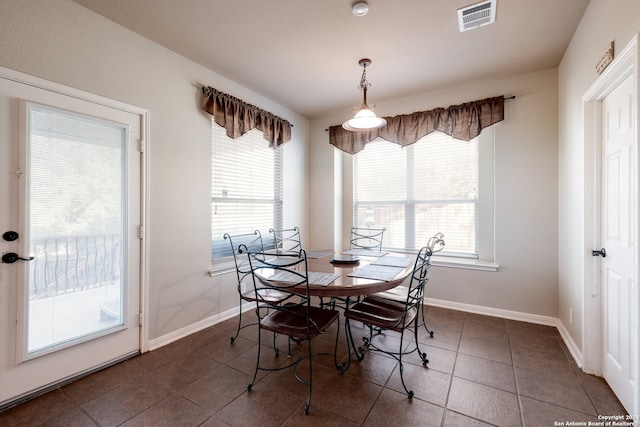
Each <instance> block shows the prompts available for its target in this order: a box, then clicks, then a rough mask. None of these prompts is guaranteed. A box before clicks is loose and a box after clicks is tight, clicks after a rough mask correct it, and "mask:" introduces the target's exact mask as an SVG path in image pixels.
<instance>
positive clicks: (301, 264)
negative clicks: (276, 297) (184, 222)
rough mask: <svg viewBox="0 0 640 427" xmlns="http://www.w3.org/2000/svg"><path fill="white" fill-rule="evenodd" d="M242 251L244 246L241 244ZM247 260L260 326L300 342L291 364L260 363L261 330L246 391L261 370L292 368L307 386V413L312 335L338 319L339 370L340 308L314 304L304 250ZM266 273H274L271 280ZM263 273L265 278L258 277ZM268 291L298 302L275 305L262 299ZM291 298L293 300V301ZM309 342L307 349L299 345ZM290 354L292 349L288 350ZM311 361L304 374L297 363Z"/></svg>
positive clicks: (298, 378)
mask: <svg viewBox="0 0 640 427" xmlns="http://www.w3.org/2000/svg"><path fill="white" fill-rule="evenodd" d="M240 250H241V251H242V250H243V248H242V247H241V248H240ZM247 259H248V262H249V264H250V266H251V271H252V272H253V274H252V277H253V286H254V290H255V294H256V295H258V299H257V300H256V313H257V315H258V325H259V329H260V332H262V330H266V331H271V332H273V333H274V334H278V335H285V336H288V337H289V338H290V339H289V345H290V344H291V341H294V342H296V343H297V344H298V349H299V351H300V353H299V356H298V357H297V358H295V360H292V361H291V362H289V363H285V364H284V365H281V366H277V367H268V366H265V365H263V364H261V343H260V337H261V335H262V334H261V333H258V357H257V360H256V370H255V372H254V375H253V379H252V381H251V383H250V384H249V385H248V386H247V390H248V391H251V390H252V389H253V386H254V385H255V384H256V380H257V377H258V371H259V370H264V371H276V370H281V369H286V368H290V367H293V370H294V375H295V377H296V379H297V380H298V381H300V382H302V383H303V384H305V385H307V387H308V389H309V392H308V395H307V402H306V404H305V406H304V413H305V414H308V413H309V406H310V405H311V391H312V384H313V381H312V378H313V375H312V357H313V356H314V354H313V351H312V345H311V341H312V340H313V338H315V337H317V336H319V335H321V334H325V333H326V332H327V330H328V329H329V327H330V326H331V325H332V324H333V323H334V322H336V321H337V322H338V325H337V328H336V338H335V348H334V354H333V357H334V363H335V365H336V368H338V369H340V365H339V364H338V361H337V349H338V333H339V331H340V314H339V312H338V311H337V310H331V309H325V308H320V307H316V306H312V305H311V298H310V295H309V273H308V270H307V255H306V253H305V251H304V250H300V252H299V254H298V255H291V254H289V255H282V256H278V257H277V258H275V259H269V258H268V257H264V256H262V255H261V254H255V253H249V254H248V255H247ZM264 273H267V274H269V273H272V274H271V275H270V276H269V277H268V280H267V279H265V276H264ZM259 276H262V277H259ZM269 292H282V293H287V294H289V295H290V296H296V298H295V299H294V300H296V301H297V302H287V303H285V304H273V302H272V301H271V300H269V299H263V298H261V295H265V293H269ZM290 301H291V300H290ZM304 341H306V342H307V345H306V351H305V350H303V349H302V346H300V344H301V343H302V342H304ZM289 354H291V350H290V349H289ZM304 360H307V361H308V375H303V374H301V373H300V372H299V371H298V365H299V364H300V363H301V362H302V361H304Z"/></svg>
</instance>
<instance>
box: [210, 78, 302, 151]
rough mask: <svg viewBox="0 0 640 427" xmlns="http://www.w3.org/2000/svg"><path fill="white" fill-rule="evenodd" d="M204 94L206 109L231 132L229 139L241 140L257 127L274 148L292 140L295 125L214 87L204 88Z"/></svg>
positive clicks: (228, 132)
mask: <svg viewBox="0 0 640 427" xmlns="http://www.w3.org/2000/svg"><path fill="white" fill-rule="evenodd" d="M202 93H203V98H202V108H203V109H204V111H206V112H207V113H209V114H211V115H212V116H213V119H214V120H215V122H216V123H217V124H218V125H220V126H222V127H223V128H225V129H226V130H227V136H228V137H229V138H233V139H235V138H239V137H241V136H242V135H244V134H245V133H247V132H249V131H250V130H251V129H254V128H255V129H258V130H261V131H262V134H263V136H264V139H266V140H267V141H269V146H270V147H277V146H279V145H282V144H284V143H285V142H287V141H289V140H290V139H291V123H289V122H288V121H286V120H284V119H281V118H280V117H278V116H276V115H273V114H271V113H270V112H268V111H265V110H262V109H260V108H258V107H256V106H255V105H251V104H247V103H246V102H244V101H242V100H241V99H238V98H235V97H233V96H231V95H227V94H226V93H224V92H220V91H218V90H216V89H214V88H212V87H211V86H209V87H203V88H202Z"/></svg>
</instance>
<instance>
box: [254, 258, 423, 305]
mask: <svg viewBox="0 0 640 427" xmlns="http://www.w3.org/2000/svg"><path fill="white" fill-rule="evenodd" d="M306 257H307V271H308V276H309V295H311V296H315V297H322V298H349V297H357V296H362V295H370V294H374V293H377V292H383V291H387V290H389V289H392V288H395V287H396V286H399V285H400V284H402V283H403V282H404V281H405V280H406V279H407V278H408V277H410V276H411V273H412V271H413V264H414V261H415V255H410V254H402V253H395V252H375V251H368V250H344V251H332V250H312V251H306ZM277 274H278V273H277V272H276V271H274V270H270V269H263V270H260V271H259V273H258V278H259V280H261V281H269V282H271V283H273V282H278V281H282V282H283V284H284V283H286V282H287V280H286V278H280V277H279V276H277Z"/></svg>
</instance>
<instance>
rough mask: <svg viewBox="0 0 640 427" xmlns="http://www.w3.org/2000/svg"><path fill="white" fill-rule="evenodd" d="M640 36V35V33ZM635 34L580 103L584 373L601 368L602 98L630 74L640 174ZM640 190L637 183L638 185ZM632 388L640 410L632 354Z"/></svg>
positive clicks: (638, 299) (638, 263)
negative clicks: (596, 253) (595, 253)
mask: <svg viewBox="0 0 640 427" xmlns="http://www.w3.org/2000/svg"><path fill="white" fill-rule="evenodd" d="M639 34H640V33H639ZM639 34H636V35H634V37H633V38H632V39H631V41H630V42H629V43H628V44H627V45H626V46H625V47H624V49H622V51H621V52H620V53H619V54H618V56H617V57H616V58H615V59H614V61H613V62H612V63H611V64H609V66H608V67H607V68H606V69H605V71H604V72H603V73H602V74H601V75H600V77H598V79H597V80H596V81H595V82H594V83H593V85H592V86H591V87H590V88H589V90H587V92H586V93H585V94H584V95H583V97H582V106H583V126H584V128H583V143H584V184H583V185H584V207H583V212H584V234H583V235H584V238H583V254H584V255H583V260H584V263H583V275H584V276H583V277H584V280H583V288H582V295H581V297H582V369H583V370H584V371H585V372H586V373H590V374H595V375H599V376H601V375H602V368H603V351H604V347H603V341H602V339H603V331H602V328H603V318H602V314H603V313H602V292H601V290H602V284H601V276H600V267H601V262H600V260H599V258H598V257H594V256H592V255H591V250H593V249H597V248H600V247H601V224H602V218H601V217H602V214H601V211H602V198H601V195H602V194H601V193H602V179H601V171H602V125H601V123H602V122H601V120H602V108H601V107H602V100H603V99H604V98H605V97H606V96H607V95H609V93H611V91H612V90H613V89H614V88H616V87H617V86H618V85H619V84H620V83H622V81H624V80H625V79H626V78H627V77H629V76H633V83H634V85H633V86H634V87H633V93H634V96H633V108H634V121H635V123H634V127H635V141H634V142H635V147H636V151H635V157H634V163H635V168H636V176H638V175H639V174H640V170H638V168H639V167H640V158H639V156H640V155H639V153H640V147H639V146H638V144H639V142H640V129H639V128H640V120H639V119H640V115H639V114H638V88H639V87H640V84H639V74H638V70H639V67H638V60H639V55H638V38H639ZM637 188H640V187H637ZM635 207H636V213H637V212H638V207H640V203H639V201H638V197H637V198H636V200H635ZM639 229H640V218H638V215H636V218H635V242H636V254H635V260H634V270H635V274H634V276H635V278H634V281H635V283H636V295H635V298H634V300H635V304H634V305H633V306H634V310H633V314H632V315H633V317H634V319H633V323H634V325H635V332H636V335H637V339H636V341H635V343H634V345H633V350H632V351H633V352H634V354H636V355H638V354H640V353H639V352H638V351H639V348H638V347H639V345H638V341H640V330H639V325H640V321H639V314H638V311H640V310H639V307H640V292H639V291H638V279H639V277H640V258H639V255H638V249H640V230H639ZM634 371H635V372H634V381H635V384H636V387H635V391H634V405H635V407H634V408H633V411H634V412H633V413H636V414H637V413H640V407H639V406H640V403H639V402H638V401H639V400H640V399H639V396H640V394H639V393H640V391H639V390H638V388H639V387H638V380H639V374H638V373H639V372H640V361H638V358H637V357H636V365H635V366H634Z"/></svg>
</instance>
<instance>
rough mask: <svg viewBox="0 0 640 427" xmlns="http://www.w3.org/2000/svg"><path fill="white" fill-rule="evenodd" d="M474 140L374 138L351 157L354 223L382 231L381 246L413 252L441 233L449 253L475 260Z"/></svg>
mask: <svg viewBox="0 0 640 427" xmlns="http://www.w3.org/2000/svg"><path fill="white" fill-rule="evenodd" d="M478 154H479V148H478V142H477V140H476V139H474V140H471V141H469V142H466V141H460V140H457V139H455V138H452V137H450V136H448V135H445V134H443V133H440V132H433V133H431V134H429V135H427V136H425V137H423V138H422V139H420V140H419V141H418V142H416V143H415V144H411V145H408V146H406V147H404V148H401V147H400V146H399V145H397V144H394V143H391V142H388V141H385V140H383V139H378V140H376V141H373V142H371V143H369V144H367V145H366V146H365V148H364V149H363V150H362V151H361V152H359V153H358V154H356V155H354V219H353V221H354V225H356V226H358V227H374V226H375V227H386V228H387V231H386V232H385V236H384V242H383V246H384V247H385V248H387V249H395V250H416V249H419V248H421V247H422V246H424V245H425V244H426V242H427V240H428V239H429V237H431V236H433V235H434V234H436V233H437V232H442V233H444V236H445V241H446V247H445V250H446V251H447V253H448V254H449V255H454V254H455V255H461V256H469V257H477V252H478V249H477V246H478V245H477V202H478V197H477V194H478V191H477V190H478V166H479V165H478V158H479V157H478Z"/></svg>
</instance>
